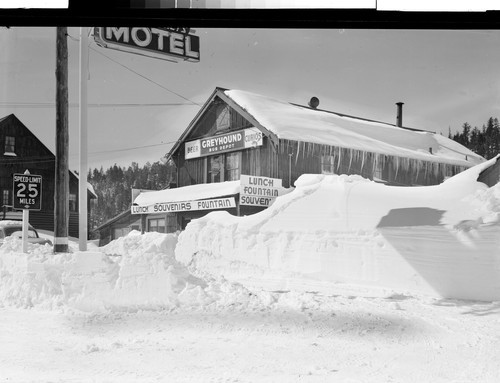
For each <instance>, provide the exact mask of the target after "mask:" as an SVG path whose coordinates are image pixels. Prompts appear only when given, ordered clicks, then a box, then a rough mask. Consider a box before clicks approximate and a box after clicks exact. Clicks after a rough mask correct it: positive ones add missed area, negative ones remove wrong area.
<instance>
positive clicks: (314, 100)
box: [309, 97, 319, 109]
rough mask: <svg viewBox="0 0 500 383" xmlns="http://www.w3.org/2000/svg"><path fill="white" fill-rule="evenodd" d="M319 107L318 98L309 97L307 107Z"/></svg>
mask: <svg viewBox="0 0 500 383" xmlns="http://www.w3.org/2000/svg"><path fill="white" fill-rule="evenodd" d="M318 105H319V98H318V97H311V99H310V100H309V106H310V107H311V108H313V109H316V108H317V107H318Z"/></svg>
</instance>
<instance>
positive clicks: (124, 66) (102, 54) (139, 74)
mask: <svg viewBox="0 0 500 383" xmlns="http://www.w3.org/2000/svg"><path fill="white" fill-rule="evenodd" d="M89 48H90V49H91V50H93V51H94V52H96V53H98V54H100V55H101V56H104V57H106V58H107V59H108V60H110V61H112V62H114V63H115V64H118V65H120V66H121V67H123V68H125V69H127V70H129V71H130V72H132V73H134V74H136V75H137V76H139V77H141V78H143V79H145V80H147V81H149V82H151V83H153V84H155V85H157V86H159V87H160V88H162V89H164V90H166V91H167V92H170V93H172V94H175V95H176V96H177V97H180V98H182V99H183V100H186V101H188V102H190V103H191V104H193V105H197V106H201V105H200V104H198V103H196V102H194V101H192V100H190V99H189V98H186V97H184V96H183V95H181V94H179V93H177V92H174V91H173V90H170V89H168V88H167V87H165V86H163V85H161V84H159V83H157V82H156V81H154V80H151V79H150V78H149V77H146V76H144V75H143V74H141V73H139V72H137V71H135V70H133V69H132V68H129V67H128V66H126V65H124V64H122V63H120V62H118V61H116V60H115V59H112V58H111V57H109V56H108V55H105V54H104V53H102V52H99V51H98V50H97V49H95V48H93V47H89Z"/></svg>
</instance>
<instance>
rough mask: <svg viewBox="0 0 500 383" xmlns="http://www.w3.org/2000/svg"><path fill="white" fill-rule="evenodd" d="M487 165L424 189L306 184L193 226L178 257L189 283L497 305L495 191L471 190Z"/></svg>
mask: <svg viewBox="0 0 500 383" xmlns="http://www.w3.org/2000/svg"><path fill="white" fill-rule="evenodd" d="M493 162H494V160H492V161H489V162H488V163H484V164H480V165H477V166H475V167H473V168H471V169H469V170H467V171H465V172H463V173H461V174H459V175H457V176H455V177H452V178H450V179H448V180H447V181H445V182H444V183H442V184H441V185H437V186H429V187H390V186H386V185H382V184H378V183H375V182H372V181H369V180H366V179H363V178H361V177H359V176H336V175H334V176H325V175H303V176H302V177H301V178H299V180H298V181H297V182H296V190H295V191H293V192H292V193H290V194H288V195H285V196H282V197H280V198H278V199H277V200H276V202H275V203H274V204H273V205H272V206H271V207H270V208H268V209H267V210H266V211H263V212H261V213H259V214H255V215H252V216H248V217H233V216H230V215H229V214H227V213H225V212H216V213H210V214H209V215H207V216H205V217H203V218H201V219H197V220H193V221H191V223H189V224H188V226H187V228H186V230H185V231H184V232H183V233H181V235H180V237H179V243H178V245H177V249H176V257H177V259H178V260H179V261H180V262H182V263H183V264H185V265H188V266H189V267H190V270H192V272H193V273H195V274H196V273H205V274H206V273H208V274H209V275H223V276H224V277H225V278H227V279H228V280H231V281H238V282H241V283H243V284H244V285H251V284H252V285H256V284H258V285H260V286H262V285H267V287H268V288H272V289H279V290H283V289H290V288H293V289H296V288H302V289H306V290H318V291H326V292H329V293H332V292H334V291H338V290H339V289H341V288H350V287H351V286H365V287H367V288H369V291H370V293H371V294H372V293H373V291H374V290H377V289H380V290H381V291H383V290H384V289H393V290H396V291H399V292H409V293H413V294H424V295H431V296H438V297H445V298H458V299H477V300H500V251H499V250H500V240H499V238H500V236H499V234H500V218H499V217H500V184H497V185H496V186H495V187H493V188H490V189H488V188H487V186H486V185H484V184H482V183H480V182H477V181H476V180H477V176H478V175H479V173H480V172H481V171H482V170H483V169H485V168H486V167H488V166H490V165H491V164H492V163H493Z"/></svg>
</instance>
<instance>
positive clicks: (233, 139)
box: [184, 128, 263, 160]
mask: <svg viewBox="0 0 500 383" xmlns="http://www.w3.org/2000/svg"><path fill="white" fill-rule="evenodd" d="M262 137H263V136H262V132H261V131H260V130H258V129H256V128H248V129H243V130H238V131H234V132H230V133H225V134H220V135H217V136H212V137H206V138H200V139H198V140H194V141H189V142H186V143H185V144H184V149H185V155H184V157H185V159H186V160H189V159H191V158H198V157H205V156H210V155H213V154H218V153H226V152H234V151H235V150H241V149H248V148H255V147H257V146H262V142H263V141H262Z"/></svg>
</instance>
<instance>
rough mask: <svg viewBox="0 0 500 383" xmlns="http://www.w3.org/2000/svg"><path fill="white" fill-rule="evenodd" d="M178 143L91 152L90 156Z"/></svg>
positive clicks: (171, 142)
mask: <svg viewBox="0 0 500 383" xmlns="http://www.w3.org/2000/svg"><path fill="white" fill-rule="evenodd" d="M176 142H177V141H170V142H162V143H159V144H151V145H143V146H133V147H130V148H124V149H114V150H103V151H100V152H90V153H89V154H104V153H116V152H126V151H129V150H136V149H144V148H152V147H155V146H162V145H169V144H175V143H176Z"/></svg>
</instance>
